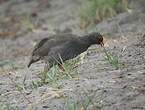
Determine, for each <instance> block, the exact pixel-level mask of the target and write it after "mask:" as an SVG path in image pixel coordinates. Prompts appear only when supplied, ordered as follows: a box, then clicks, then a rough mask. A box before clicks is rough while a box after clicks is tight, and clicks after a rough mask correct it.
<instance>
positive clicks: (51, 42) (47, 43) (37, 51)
mask: <svg viewBox="0 0 145 110" xmlns="http://www.w3.org/2000/svg"><path fill="white" fill-rule="evenodd" d="M93 44H100V45H103V37H102V35H101V34H100V33H96V32H93V33H90V34H87V35H84V36H77V35H73V34H60V35H54V36H51V37H49V38H44V39H42V40H41V41H40V42H39V43H38V44H37V45H36V46H35V48H34V50H33V52H32V56H31V59H30V62H29V64H28V67H30V65H31V64H32V63H34V62H37V61H39V60H44V61H46V62H48V64H49V68H51V67H52V66H53V65H56V64H58V65H60V66H61V62H62V61H61V60H63V61H66V60H69V59H72V58H74V57H76V56H78V55H79V54H81V53H83V52H84V51H86V50H87V49H88V48H89V47H90V46H91V45H93Z"/></svg>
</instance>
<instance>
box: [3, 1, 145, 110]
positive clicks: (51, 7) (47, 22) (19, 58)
mask: <svg viewBox="0 0 145 110" xmlns="http://www.w3.org/2000/svg"><path fill="white" fill-rule="evenodd" d="M42 1H43V2H41V3H40V4H41V5H38V4H39V2H38V0H36V1H33V0H32V1H29V0H21V1H20V2H19V4H16V3H17V2H18V1H17V2H16V1H15V0H14V1H10V0H8V1H7V2H4V1H1V6H2V7H0V8H1V9H2V10H1V9H0V10H1V11H0V13H1V14H2V15H1V17H2V18H3V17H4V18H5V20H6V21H5V20H4V21H2V23H1V25H2V28H1V31H2V30H5V29H8V30H7V31H6V32H14V31H16V32H15V33H14V35H13V34H11V33H10V34H9V33H8V34H7V35H5V36H4V33H2V34H0V35H1V39H0V67H1V69H0V106H1V109H2V107H3V108H4V107H7V106H9V107H11V109H12V108H14V109H18V110H29V109H34V110H70V109H69V108H68V103H71V104H74V103H75V104H76V105H77V104H78V105H79V106H83V107H85V106H86V110H145V98H144V97H145V79H144V78H145V44H144V43H145V42H144V40H145V39H144V38H143V37H142V36H143V33H144V24H145V22H144V12H143V11H140V10H137V11H134V12H132V13H123V14H120V15H118V16H117V17H114V18H113V19H109V20H107V21H104V22H102V23H100V24H98V25H97V26H96V27H97V30H99V32H102V33H103V34H105V39H106V43H105V48H106V50H107V51H109V52H111V53H113V54H114V55H117V56H118V59H119V62H120V63H121V64H122V65H121V66H120V68H119V69H115V68H114V67H113V66H112V65H110V64H109V63H108V62H107V61H106V60H105V53H104V51H103V48H101V47H99V46H92V47H90V48H89V50H88V52H87V55H86V56H85V58H84V59H83V64H80V65H79V66H78V67H77V68H76V70H77V71H78V73H79V75H76V76H75V77H74V78H65V79H63V80H60V81H58V82H57V84H56V83H55V82H54V83H53V84H45V85H42V86H39V87H37V88H34V84H33V85H32V83H33V82H36V81H39V80H40V79H39V78H38V74H39V73H40V72H41V71H42V70H43V63H41V62H39V63H37V64H34V65H33V66H32V67H31V68H30V69H28V68H27V67H26V65H27V64H28V61H29V55H30V52H31V50H32V48H33V46H34V44H35V42H36V41H37V40H39V39H41V38H43V37H46V36H49V35H52V34H53V33H59V32H61V31H63V32H65V31H66V32H68V31H70V29H71V30H72V32H73V33H77V34H80V32H81V31H80V30H78V28H77V27H78V25H77V23H78V21H77V20H76V19H75V17H74V16H73V14H72V13H73V12H74V11H75V10H74V9H75V8H77V7H78V6H79V5H80V3H81V2H80V1H78V0H59V1H58V2H56V1H55V0H50V1H48V2H47V4H46V0H42ZM25 7H27V10H25V9H26V8H25ZM38 9H39V10H38ZM18 10H19V11H18ZM14 12H15V13H14ZM27 12H29V13H27ZM26 14H28V15H33V16H35V17H34V18H35V20H34V21H37V19H38V22H37V23H36V22H34V24H35V23H36V25H35V26H34V27H33V26H32V27H31V26H28V25H22V24H23V23H22V22H26V21H27V19H25V20H24V21H23V20H22V18H25V16H26ZM12 16H13V17H14V19H16V22H12V21H13V19H12V18H10V17H12ZM36 16H37V17H36ZM6 18H7V19H6ZM31 19H33V18H31ZM11 20H12V21H11ZM14 21H15V20H14ZM3 22H6V23H4V24H3ZM7 22H9V23H10V25H8V26H7V25H6V26H5V24H7ZM28 22H29V21H28ZM21 23H22V24H21ZM28 24H29V25H31V22H29V23H28ZM3 26H5V27H3ZM13 26H14V27H13ZM11 27H12V28H11ZM9 28H10V29H9ZM2 32H3V31H2ZM22 87H23V88H22ZM89 99H90V100H89ZM88 100H89V104H87V103H88V102H87V101H88ZM79 110H81V109H79Z"/></svg>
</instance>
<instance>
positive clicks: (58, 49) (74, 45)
mask: <svg viewBox="0 0 145 110" xmlns="http://www.w3.org/2000/svg"><path fill="white" fill-rule="evenodd" d="M85 50H87V48H84V47H82V45H80V43H79V42H77V41H76V40H74V41H68V42H66V43H64V44H62V45H59V46H55V47H53V48H51V49H50V51H49V53H48V56H47V58H46V59H47V60H48V61H50V62H53V61H54V60H57V61H59V62H61V59H62V60H63V61H66V60H69V59H72V58H74V57H76V56H77V55H79V54H81V53H82V52H84V51H85Z"/></svg>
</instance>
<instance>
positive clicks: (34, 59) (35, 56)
mask: <svg viewBox="0 0 145 110" xmlns="http://www.w3.org/2000/svg"><path fill="white" fill-rule="evenodd" d="M39 60H40V56H37V55H32V56H31V58H30V61H29V63H28V65H27V66H28V68H29V67H30V66H31V64H32V63H34V62H37V61H39Z"/></svg>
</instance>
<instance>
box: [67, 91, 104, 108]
mask: <svg viewBox="0 0 145 110" xmlns="http://www.w3.org/2000/svg"><path fill="white" fill-rule="evenodd" d="M90 94H91V95H90ZM102 95H103V94H102V93H101V94H100V93H96V92H94V93H93V94H92V93H89V95H88V93H85V94H84V96H83V97H82V98H83V99H82V98H81V100H80V101H75V100H74V99H71V98H67V99H66V103H65V106H64V108H65V109H66V110H88V109H90V108H89V107H90V106H92V107H93V110H100V109H101V106H102V104H101V103H100V102H101V101H102V99H103V97H102ZM96 98H97V99H96Z"/></svg>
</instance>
